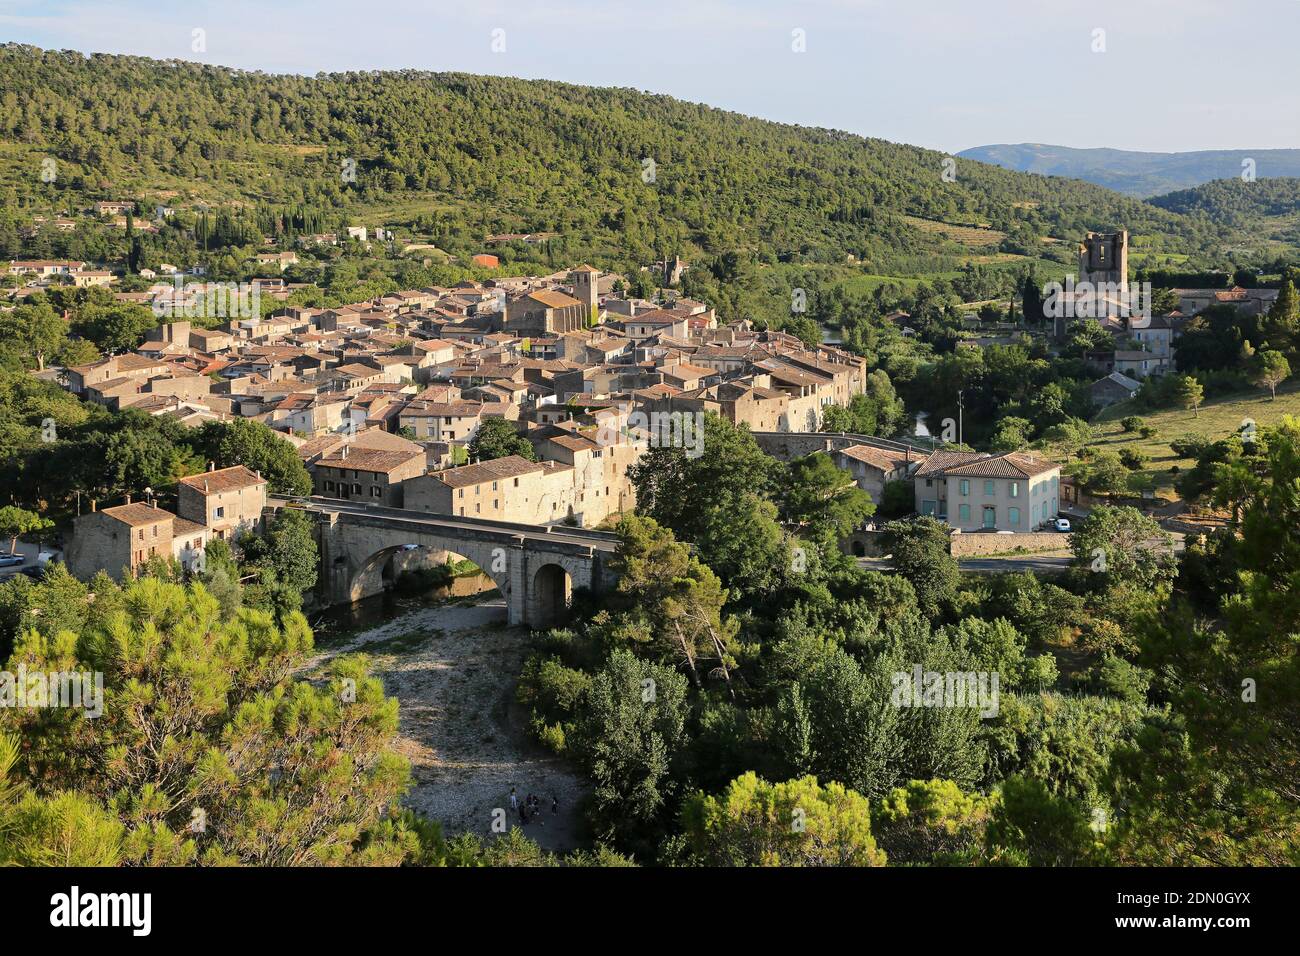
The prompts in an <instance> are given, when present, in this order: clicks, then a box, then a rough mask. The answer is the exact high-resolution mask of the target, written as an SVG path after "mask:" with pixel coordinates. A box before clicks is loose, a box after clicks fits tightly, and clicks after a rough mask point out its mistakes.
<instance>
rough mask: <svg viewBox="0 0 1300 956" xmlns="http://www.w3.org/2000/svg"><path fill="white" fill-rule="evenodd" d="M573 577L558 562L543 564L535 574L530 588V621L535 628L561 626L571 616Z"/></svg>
mask: <svg viewBox="0 0 1300 956" xmlns="http://www.w3.org/2000/svg"><path fill="white" fill-rule="evenodd" d="M572 601H573V579H572V578H571V577H570V576H569V572H568V571H567V570H565V569H564V568H563V567H561V566H560V565H558V564H543V565H542V566H541V567H540V568H538V569H537V571H536V572H535V573H534V574H533V581H532V587H531V588H529V601H528V603H529V609H528V622H529V625H530V626H531V627H533V628H535V629H538V630H540V629H543V628H548V627H559V626H560V625H562V624H563V623H564V622H565V621H566V620H568V617H569V604H570V603H571V602H572Z"/></svg>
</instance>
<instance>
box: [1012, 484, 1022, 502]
mask: <svg viewBox="0 0 1300 956" xmlns="http://www.w3.org/2000/svg"><path fill="white" fill-rule="evenodd" d="M1011 497H1012V498H1019V497H1020V482H1018V481H1013V482H1011Z"/></svg>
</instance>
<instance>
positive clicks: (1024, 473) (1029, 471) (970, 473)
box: [916, 451, 1061, 478]
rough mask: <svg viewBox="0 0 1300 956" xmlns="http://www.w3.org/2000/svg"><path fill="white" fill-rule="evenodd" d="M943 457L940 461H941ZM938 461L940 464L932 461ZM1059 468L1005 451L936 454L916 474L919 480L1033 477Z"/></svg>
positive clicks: (1037, 459)
mask: <svg viewBox="0 0 1300 956" xmlns="http://www.w3.org/2000/svg"><path fill="white" fill-rule="evenodd" d="M941 456H942V458H941ZM936 458H941V460H940V461H937V462H936V461H935V459H936ZM1060 467H1061V466H1060V465H1058V464H1056V462H1053V461H1048V460H1047V459H1046V458H1037V457H1034V456H1032V455H1026V454H1024V453H1022V452H1017V451H1008V452H1003V453H1002V454H1000V455H989V454H984V453H977V452H950V451H939V452H935V453H934V454H932V455H931V456H930V458H929V459H928V460H927V461H926V463H925V464H924V465H922V466H921V468H920V469H919V470H918V471H917V473H916V476H917V477H918V478H928V477H931V476H933V475H941V476H942V477H945V478H950V477H960V478H1032V477H1033V476H1034V475H1041V474H1043V473H1045V472H1049V471H1055V470H1056V469H1058V468H1060Z"/></svg>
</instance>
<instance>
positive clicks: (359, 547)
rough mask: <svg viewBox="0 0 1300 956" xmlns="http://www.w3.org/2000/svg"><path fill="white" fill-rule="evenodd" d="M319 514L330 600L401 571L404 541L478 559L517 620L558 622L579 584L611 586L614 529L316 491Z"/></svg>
mask: <svg viewBox="0 0 1300 956" xmlns="http://www.w3.org/2000/svg"><path fill="white" fill-rule="evenodd" d="M302 507H306V508H307V509H308V510H310V511H313V512H314V513H316V514H317V516H318V521H319V524H318V525H317V528H318V532H317V534H318V537H317V543H318V545H319V548H320V556H321V571H322V573H321V576H320V584H319V590H320V595H321V597H322V598H324V599H325V600H326V601H327V602H328V603H331V604H341V603H349V602H352V601H357V600H360V599H362V598H365V597H369V596H371V595H374V594H379V593H381V592H382V590H383V589H384V585H385V578H386V577H387V578H388V579H389V580H390V581H391V579H392V578H393V577H394V576H395V575H394V569H393V557H394V555H395V554H397V553H398V552H399V551H400V549H401V548H403V547H404V546H409V545H415V546H417V547H421V548H427V549H429V550H431V551H434V552H449V553H450V554H451V555H454V556H458V557H463V558H465V559H466V560H469V561H472V562H474V563H475V564H476V565H478V566H479V567H480V568H482V570H483V572H484V573H485V574H486V575H488V577H490V578H491V579H492V580H493V581H494V582H495V583H496V586H497V588H498V589H499V590H500V592H501V594H502V596H503V597H504V598H505V602H506V607H507V611H508V621H509V623H510V624H512V625H528V626H532V627H553V626H555V625H556V624H558V623H561V622H562V621H563V620H564V618H565V617H566V615H567V612H568V606H569V602H570V600H571V597H572V594H573V592H574V591H575V590H577V589H579V588H584V589H589V590H591V591H593V592H599V591H602V590H604V589H605V588H606V587H607V586H608V585H609V584H610V583H611V581H610V580H609V571H608V567H607V562H608V559H609V557H611V556H612V554H613V551H614V547H615V541H614V536H613V535H609V534H607V533H605V532H591V531H585V530H583V529H578V528H572V529H571V528H559V527H556V528H548V527H534V526H530V525H514V524H508V523H505V522H491V521H477V520H466V519H462V518H451V517H450V516H446V515H430V514H426V513H423V512H415V511H402V510H400V509H379V508H374V509H370V508H363V507H358V506H355V505H349V504H346V503H334V502H328V503H327V502H325V501H322V500H320V499H312V500H311V502H310V503H309V504H305V505H303V506H302Z"/></svg>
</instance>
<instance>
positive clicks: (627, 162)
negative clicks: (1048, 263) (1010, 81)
mask: <svg viewBox="0 0 1300 956" xmlns="http://www.w3.org/2000/svg"><path fill="white" fill-rule="evenodd" d="M0 91H2V92H0V105H2V106H3V108H2V109H0V183H2V184H3V188H4V190H5V199H6V202H5V205H6V207H7V208H8V209H10V210H12V209H13V208H14V207H15V206H18V207H25V208H27V209H29V210H31V211H35V210H36V209H37V208H38V207H39V208H50V209H56V210H57V209H69V210H70V209H74V208H76V207H78V206H80V205H83V204H85V203H87V202H88V201H89V200H91V199H100V198H120V197H123V196H127V197H131V198H140V199H144V200H146V201H148V200H151V199H152V198H154V196H155V195H157V194H158V193H159V192H160V191H161V192H162V194H163V195H164V196H166V197H167V198H168V199H169V201H174V202H175V203H178V204H184V203H187V202H188V203H193V202H197V201H205V202H227V203H228V202H233V201H244V202H255V203H259V204H263V205H265V204H274V205H276V206H280V207H285V208H287V209H297V208H303V209H330V210H337V209H339V208H355V209H358V210H366V209H381V210H383V211H384V213H385V214H386V215H389V216H390V217H391V219H390V221H399V222H412V223H415V222H419V223H422V224H423V225H425V226H426V227H428V229H427V230H426V231H430V232H435V233H436V231H437V230H438V229H441V230H444V231H447V232H450V233H452V234H455V235H460V236H463V237H468V236H478V237H481V236H483V235H485V234H487V233H492V232H501V231H531V232H537V231H549V232H557V233H561V234H563V235H566V236H583V237H586V238H588V239H590V238H593V237H595V238H599V239H603V240H606V241H608V242H609V243H610V245H611V246H612V247H616V248H618V249H619V251H620V252H621V253H622V254H623V255H625V256H626V257H627V258H628V259H630V260H635V259H637V258H642V259H644V257H647V256H650V255H651V254H654V253H662V252H664V251H667V250H671V249H677V250H679V251H681V252H684V253H686V254H691V253H692V252H695V251H699V250H702V251H706V252H719V251H722V250H724V249H735V248H748V249H752V250H754V251H755V252H757V253H759V254H760V255H763V256H769V255H770V256H774V257H779V258H789V259H803V260H807V259H814V260H816V259H820V260H823V261H829V260H838V261H842V260H843V257H844V256H845V255H846V254H853V255H856V256H858V257H859V258H863V259H871V260H873V261H876V262H885V261H887V260H888V258H889V257H891V256H899V255H909V254H915V253H917V252H921V251H924V250H925V249H926V248H927V245H928V244H930V243H932V241H933V240H932V239H930V238H929V237H928V236H927V234H926V233H925V232H924V231H922V230H920V229H918V227H917V225H916V223H915V222H909V221H907V220H905V219H904V218H903V217H904V216H912V217H919V218H920V219H926V220H940V221H944V222H949V223H957V224H978V225H987V226H989V227H991V228H993V229H996V230H1001V231H1003V232H1006V233H1008V238H1009V239H1012V240H1017V241H1019V242H1020V243H1021V245H1022V246H1023V245H1025V244H1029V243H1032V242H1036V240H1037V237H1041V236H1045V235H1050V236H1057V237H1061V238H1066V239H1074V238H1076V237H1077V236H1078V235H1079V234H1080V233H1082V232H1083V231H1085V230H1087V229H1109V228H1120V227H1124V228H1128V229H1129V230H1130V231H1132V232H1134V233H1139V234H1143V235H1145V236H1149V237H1150V240H1151V243H1152V245H1153V246H1154V247H1157V248H1168V249H1182V250H1187V249H1191V248H1199V247H1203V246H1204V245H1206V244H1207V243H1208V242H1210V241H1211V235H1210V230H1207V228H1206V227H1205V226H1204V225H1203V224H1196V223H1189V222H1188V221H1186V220H1184V219H1183V218H1182V217H1180V216H1178V215H1176V214H1174V213H1171V212H1168V211H1165V210H1162V209H1157V208H1154V207H1152V206H1150V205H1148V204H1146V203H1142V202H1138V201H1135V200H1132V199H1130V198H1127V197H1124V196H1120V195H1118V194H1116V193H1114V192H1111V191H1108V190H1105V189H1102V188H1099V187H1096V186H1094V185H1090V184H1087V183H1083V182H1077V181H1071V180H1062V179H1044V178H1042V177H1037V176H1028V175H1024V174H1021V173H1017V172H1011V171H1008V170H1004V169H1000V168H996V167H993V166H988V165H983V164H980V163H975V162H968V161H958V163H957V167H956V170H955V172H956V178H955V181H952V182H945V181H944V176H943V172H944V160H945V157H944V156H943V155H942V154H940V153H936V152H933V151H929V150H924V149H919V148H916V147H911V146H903V145H897V144H893V143H888V142H885V141H883V140H877V139H867V138H863V137H859V136H853V135H849V134H846V133H842V132H836V131H832V130H824V129H809V128H803V127H796V126H789V125H782V124H777V123H771V122H766V121H763V120H758V119H753V118H750V117H745V116H741V115H738V114H735V113H728V112H725V111H722V110H717V109H713V108H710V107H707V106H702V105H698V104H692V103H685V102H681V101H678V100H675V99H672V98H670V97H666V96H656V95H650V94H645V93H641V92H636V91H633V90H627V89H604V88H592V87H581V86H572V85H568V84H563V83H555V82H548V81H536V80H517V79H508V78H499V77H483V76H472V75H466V74H449V73H422V72H414V71H397V72H368V73H344V74H328V75H326V74H321V75H317V76H315V77H303V76H278V75H268V74H263V73H256V72H243V71H238V70H231V69H227V68H221V67H212V66H204V65H199V64H194V63H187V62H181V61H156V60H149V59H145V58H140V57H126V56H110V55H99V54H97V55H93V56H84V55H82V54H79V53H73V52H53V51H41V50H38V49H35V48H32V47H26V46H17V45H5V46H2V47H0ZM45 157H53V158H54V159H56V160H57V163H58V166H57V177H56V178H55V181H54V182H52V183H46V182H43V181H42V176H41V172H42V165H41V160H42V159H43V158H45ZM349 159H351V160H355V162H356V177H355V182H349V181H347V180H346V177H345V176H344V175H342V173H343V169H344V163H345V161H346V160H349ZM649 161H653V164H654V165H653V169H652V168H651V167H650V165H649ZM651 172H653V175H651ZM173 191H174V193H173Z"/></svg>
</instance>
